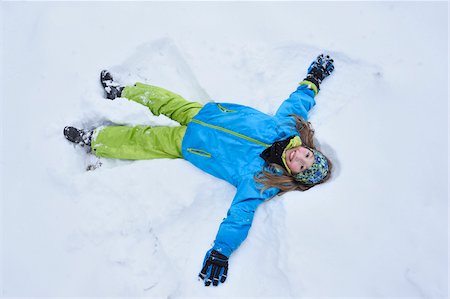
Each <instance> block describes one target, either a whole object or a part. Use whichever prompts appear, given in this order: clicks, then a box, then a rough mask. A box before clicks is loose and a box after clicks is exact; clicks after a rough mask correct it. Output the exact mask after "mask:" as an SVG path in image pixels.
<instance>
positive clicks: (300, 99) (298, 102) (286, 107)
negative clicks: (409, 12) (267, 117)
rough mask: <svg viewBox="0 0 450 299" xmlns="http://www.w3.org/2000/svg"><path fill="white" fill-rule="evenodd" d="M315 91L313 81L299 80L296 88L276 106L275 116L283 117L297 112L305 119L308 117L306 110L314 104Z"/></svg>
mask: <svg viewBox="0 0 450 299" xmlns="http://www.w3.org/2000/svg"><path fill="white" fill-rule="evenodd" d="M316 93H317V88H316V86H315V85H314V84H313V83H311V82H309V81H302V82H300V85H299V86H298V88H297V89H296V90H295V91H294V92H293V93H291V95H290V96H289V98H287V99H286V100H285V101H284V102H283V103H282V104H281V106H280V108H278V111H277V113H276V114H275V117H278V118H284V117H288V116H289V115H290V114H297V115H300V116H301V117H303V118H304V119H305V120H306V119H308V112H309V111H310V110H311V108H312V107H314V105H315V104H316V101H315V100H314V96H315V94H316Z"/></svg>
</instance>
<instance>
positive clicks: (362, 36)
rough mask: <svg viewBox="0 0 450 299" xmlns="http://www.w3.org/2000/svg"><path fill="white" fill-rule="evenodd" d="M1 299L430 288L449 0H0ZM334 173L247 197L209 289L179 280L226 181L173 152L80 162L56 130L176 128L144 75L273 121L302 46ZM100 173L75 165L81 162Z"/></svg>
mask: <svg viewBox="0 0 450 299" xmlns="http://www.w3.org/2000/svg"><path fill="white" fill-rule="evenodd" d="M0 8H1V26H2V28H0V29H2V31H1V32H2V36H1V47H0V49H1V53H2V60H1V72H2V73H1V119H2V124H1V147H0V148H1V161H0V162H1V163H0V167H1V190H2V191H1V197H2V198H1V202H2V206H1V207H2V214H1V232H2V243H1V254H2V260H1V275H2V276H1V285H0V289H1V294H2V295H3V296H4V297H14V296H26V297H51V296H54V297H60V298H61V297H123V298H126V297H155V298H156V297H158V298H178V297H207V298H214V297H221V298H234V297H289V298H291V297H292V298H318V297H321V298H324V297H327V298H335V297H341V298H350V297H359V298H362V297H364V298H367V297H371V298H394V297H408V298H447V294H448V272H447V269H448V183H449V181H448V82H449V80H448V3H447V2H430V3H428V2H377V3H374V2H314V3H313V2H167V3H165V2H92V3H91V2H40V3H33V2H1V3H0ZM322 52H325V53H329V54H331V55H332V56H333V57H334V58H335V67H336V68H335V72H334V73H333V74H332V75H331V77H330V78H327V79H326V80H325V81H324V82H323V84H322V86H321V91H320V93H319V94H318V95H317V97H316V101H317V105H316V106H315V107H314V109H313V111H312V113H311V115H310V121H311V122H312V124H313V126H314V128H315V130H316V135H317V140H318V142H319V144H320V147H321V148H322V149H323V151H324V152H325V153H326V154H328V155H329V156H330V157H331V158H332V160H333V161H334V166H335V172H334V176H333V179H332V180H331V181H330V182H328V183H326V184H323V185H320V186H318V187H315V188H313V189H311V190H309V191H307V192H291V193H288V194H286V195H283V196H278V197H275V198H274V199H272V200H270V201H268V202H266V203H264V204H263V205H261V206H260V207H259V208H258V210H257V212H256V215H255V219H254V222H253V226H252V228H251V230H250V233H249V236H248V238H247V239H246V241H245V242H244V243H243V244H242V245H241V246H240V247H239V249H238V250H237V251H235V252H234V253H233V254H232V256H231V258H230V270H229V277H228V280H227V281H226V283H225V284H223V285H220V286H219V287H215V288H213V287H209V288H206V287H204V286H203V285H202V283H201V282H199V281H198V280H197V274H198V272H199V270H200V269H201V266H202V262H203V257H204V254H205V253H206V251H207V250H208V249H209V248H210V246H211V244H212V242H213V240H214V237H215V234H216V232H217V229H218V227H219V224H220V222H221V221H222V219H223V217H225V216H226V212H227V210H228V207H229V205H230V203H231V200H232V199H233V196H234V194H235V188H234V187H233V186H231V185H230V184H228V183H227V182H225V181H221V180H219V179H217V178H215V177H212V176H210V175H208V174H206V173H204V172H202V171H201V170H199V169H197V168H195V167H194V166H193V165H191V164H190V163H189V162H187V161H185V160H182V159H174V160H171V159H160V160H148V161H120V160H109V159H98V158H95V157H89V156H88V155H87V154H86V153H85V151H84V149H83V148H80V147H75V146H73V145H72V144H70V143H69V142H67V141H66V140H65V139H64V137H63V135H62V129H63V127H64V126H66V125H74V126H78V127H82V128H93V127H98V126H101V125H107V124H111V123H118V124H130V125H136V124H147V125H169V126H176V125H178V124H177V123H176V122H174V121H172V120H170V119H168V118H167V117H165V116H159V117H156V116H153V115H152V114H151V113H150V111H149V110H148V109H147V108H146V107H143V106H141V105H139V104H137V103H134V102H131V101H128V100H126V99H117V100H115V101H110V100H107V99H104V97H103V91H102V88H101V86H100V84H99V80H98V79H99V74H100V71H101V70H102V69H105V68H106V69H109V70H111V71H112V73H113V74H114V75H115V76H116V78H117V80H119V82H121V83H123V84H133V83H135V82H136V81H140V82H145V83H149V84H153V85H159V86H162V87H165V88H167V89H170V90H173V91H175V92H177V93H179V94H182V95H183V96H184V97H185V98H187V99H188V100H192V101H199V102H202V103H206V102H208V101H211V100H213V101H217V102H232V103H239V104H243V105H249V106H252V107H255V108H257V109H259V110H261V111H263V112H266V113H269V114H273V113H274V112H275V111H276V110H277V108H278V107H279V105H280V104H281V103H282V101H283V100H284V99H286V98H287V96H288V95H289V94H290V93H291V92H293V91H294V90H295V88H296V87H297V84H298V82H300V81H301V80H302V79H303V78H304V76H305V74H306V69H307V67H308V66H309V63H310V62H311V61H312V60H313V59H314V58H315V57H316V56H317V55H318V54H319V53H322ZM99 162H101V163H102V164H103V165H102V166H101V167H100V168H98V169H96V170H94V171H86V167H87V165H89V164H92V163H99Z"/></svg>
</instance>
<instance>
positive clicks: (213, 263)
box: [198, 249, 228, 286]
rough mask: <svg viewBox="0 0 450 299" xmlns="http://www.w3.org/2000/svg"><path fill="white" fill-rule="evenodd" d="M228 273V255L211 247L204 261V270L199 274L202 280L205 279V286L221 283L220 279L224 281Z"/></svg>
mask: <svg viewBox="0 0 450 299" xmlns="http://www.w3.org/2000/svg"><path fill="white" fill-rule="evenodd" d="M227 273H228V257H226V256H225V255H223V254H221V253H220V252H218V251H216V250H213V249H210V250H209V251H208V252H207V253H206V256H205V260H204V261H203V268H202V271H200V273H199V274H198V277H200V278H201V279H202V280H204V281H205V286H209V285H211V282H212V283H213V286H217V285H219V280H220V282H221V283H224V282H225V280H226V279H227Z"/></svg>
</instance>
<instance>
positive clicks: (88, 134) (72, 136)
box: [64, 127, 94, 147]
mask: <svg viewBox="0 0 450 299" xmlns="http://www.w3.org/2000/svg"><path fill="white" fill-rule="evenodd" d="M93 132H94V131H83V130H79V129H77V128H75V127H65V128H64V137H66V139H67V140H69V141H70V142H73V143H76V144H79V145H81V146H89V147H90V146H91V139H92V133H93Z"/></svg>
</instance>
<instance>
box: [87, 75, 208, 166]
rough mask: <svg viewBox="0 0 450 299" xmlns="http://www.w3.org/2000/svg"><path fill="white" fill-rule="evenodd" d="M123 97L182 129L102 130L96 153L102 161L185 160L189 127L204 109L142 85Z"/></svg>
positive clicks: (98, 133) (97, 136)
mask: <svg viewBox="0 0 450 299" xmlns="http://www.w3.org/2000/svg"><path fill="white" fill-rule="evenodd" d="M122 97H124V98H127V99H129V100H132V101H135V102H137V103H139V104H142V105H144V106H147V107H148V108H149V109H150V111H151V112H152V113H153V114H154V115H156V116H157V115H160V114H164V115H166V116H167V117H169V118H171V119H173V120H175V121H177V122H179V123H180V125H181V126H176V127H165V126H159V127H151V126H107V127H100V128H97V129H96V130H95V131H94V134H93V138H92V151H93V153H95V155H96V156H99V157H106V158H115V159H127V160H145V159H157V158H182V157H183V156H182V154H181V143H182V141H183V137H184V133H185V132H186V125H187V124H188V123H189V122H190V121H191V119H192V118H193V117H194V116H195V115H196V114H197V113H198V112H199V111H200V109H202V108H203V105H202V104H200V103H197V102H189V101H187V100H185V99H184V98H183V97H181V96H179V95H177V94H175V93H173V92H171V91H168V90H166V89H163V88H161V87H157V86H152V85H147V84H142V83H136V84H135V85H134V86H127V87H125V88H124V90H123V91H122Z"/></svg>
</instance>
